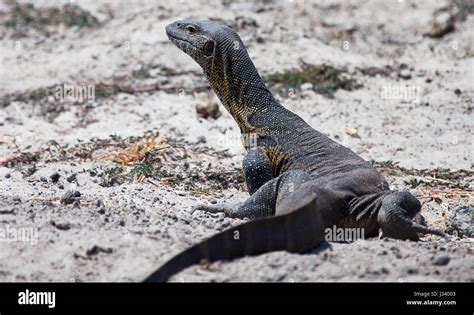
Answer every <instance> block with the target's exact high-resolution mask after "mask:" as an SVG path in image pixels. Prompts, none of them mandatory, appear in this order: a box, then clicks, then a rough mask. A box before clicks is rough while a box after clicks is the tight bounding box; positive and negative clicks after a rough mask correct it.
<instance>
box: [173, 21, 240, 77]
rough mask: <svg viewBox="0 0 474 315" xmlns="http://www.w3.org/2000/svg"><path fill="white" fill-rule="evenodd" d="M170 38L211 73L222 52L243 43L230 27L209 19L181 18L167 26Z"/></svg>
mask: <svg viewBox="0 0 474 315" xmlns="http://www.w3.org/2000/svg"><path fill="white" fill-rule="evenodd" d="M166 34H167V35H168V38H169V39H170V40H171V41H172V42H173V43H174V44H175V45H176V46H177V47H178V48H179V49H181V50H182V51H183V52H185V53H186V54H188V55H189V56H191V57H192V58H193V59H194V60H195V61H196V62H197V63H198V64H199V65H200V66H201V67H202V68H203V70H204V72H205V73H206V74H208V75H209V74H211V72H212V71H213V70H216V69H213V68H214V66H215V63H214V60H216V59H217V60H221V59H222V58H221V57H222V56H220V55H221V52H223V51H226V52H228V51H229V49H232V48H234V49H238V48H241V47H243V44H242V42H241V40H240V38H239V36H238V35H237V33H236V32H234V31H233V30H232V29H231V28H230V27H228V26H226V25H224V24H221V23H218V22H213V21H207V20H180V21H176V22H173V23H171V24H169V25H167V26H166Z"/></svg>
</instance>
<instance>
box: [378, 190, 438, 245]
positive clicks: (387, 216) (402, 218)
mask: <svg viewBox="0 0 474 315" xmlns="http://www.w3.org/2000/svg"><path fill="white" fill-rule="evenodd" d="M420 210H421V203H420V202H419V201H418V199H416V198H415V197H414V196H413V195H412V194H410V193H409V192H393V193H391V194H389V195H387V196H385V198H384V199H383V201H382V206H381V208H380V210H379V213H378V216H377V221H378V223H379V226H380V228H381V230H382V236H384V237H391V238H397V239H410V240H414V241H416V240H418V233H420V234H435V235H439V236H442V237H446V236H445V234H444V233H443V232H441V231H440V230H437V229H434V228H430V227H427V226H425V225H421V224H419V223H416V222H414V221H413V218H415V217H417V216H419V212H420Z"/></svg>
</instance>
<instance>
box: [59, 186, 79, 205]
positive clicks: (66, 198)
mask: <svg viewBox="0 0 474 315" xmlns="http://www.w3.org/2000/svg"><path fill="white" fill-rule="evenodd" d="M74 201H76V196H75V192H74V191H71V190H68V191H66V192H65V193H64V194H63V195H62V196H61V203H63V204H65V205H69V204H71V203H73V202H74Z"/></svg>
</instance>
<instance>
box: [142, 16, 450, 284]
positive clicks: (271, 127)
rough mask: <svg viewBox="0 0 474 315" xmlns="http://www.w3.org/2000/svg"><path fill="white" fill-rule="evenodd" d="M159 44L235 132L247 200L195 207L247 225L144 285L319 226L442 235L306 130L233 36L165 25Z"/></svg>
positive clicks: (319, 234)
mask: <svg viewBox="0 0 474 315" xmlns="http://www.w3.org/2000/svg"><path fill="white" fill-rule="evenodd" d="M166 33H167V35H168V37H169V39H170V40H171V41H172V42H173V43H174V44H175V45H176V46H177V47H178V48H179V49H181V50H182V51H184V52H185V53H186V54H188V55H189V56H191V57H192V58H193V59H194V60H195V61H196V62H197V63H198V64H199V65H200V66H201V67H202V69H203V70H204V73H205V75H206V77H207V79H208V81H209V84H210V85H211V87H212V88H213V89H214V91H215V93H216V94H217V96H218V97H219V99H220V100H221V102H222V104H223V105H224V107H225V108H226V109H227V111H228V112H229V113H230V114H231V115H232V117H233V118H234V120H235V121H236V123H237V124H238V126H239V128H240V131H241V133H242V136H243V137H242V138H243V139H244V140H243V144H244V147H245V149H246V150H247V154H246V156H245V158H244V160H243V170H244V174H245V180H246V183H247V187H248V189H249V192H250V197H249V198H248V199H247V200H246V201H244V202H242V203H238V204H232V203H227V204H217V205H199V206H196V207H195V209H200V210H205V211H209V212H224V213H225V214H226V215H228V216H231V217H236V218H250V219H252V221H249V222H247V223H244V224H242V225H240V226H237V227H234V228H231V229H228V230H226V231H223V232H221V233H219V234H217V235H214V236H212V237H211V238H209V239H207V240H205V241H203V242H201V243H198V244H197V245H195V246H193V247H191V248H189V249H187V250H185V251H183V252H181V253H180V254H178V255H176V256H175V257H173V258H172V259H170V260H169V261H168V262H166V263H165V264H164V265H163V266H161V267H160V268H159V269H158V270H156V271H155V272H154V273H153V274H151V275H150V276H149V277H148V278H147V279H146V280H145V281H146V282H163V281H167V280H168V279H169V277H171V276H172V275H174V274H176V273H178V272H180V271H181V270H183V269H185V268H187V267H189V266H191V265H194V264H197V263H199V262H200V261H202V260H206V261H209V262H212V261H215V260H223V259H224V260H229V259H233V258H237V257H242V256H246V255H258V254H261V253H265V252H269V251H276V250H286V251H290V252H304V251H307V250H309V249H311V248H314V247H315V246H318V245H319V244H321V243H322V242H324V235H325V231H326V229H327V228H331V227H333V226H336V227H337V228H360V229H364V235H365V236H366V237H370V236H376V235H377V234H378V233H379V231H380V230H381V232H382V235H384V236H386V237H392V238H399V239H411V240H417V239H418V233H431V234H437V235H440V236H443V235H444V234H443V233H442V232H441V231H438V230H435V229H432V228H429V227H426V226H424V225H420V224H418V223H415V222H414V221H413V219H414V218H415V217H417V218H420V219H421V216H420V214H419V212H420V210H421V204H420V202H419V201H418V200H417V199H416V198H415V197H414V196H412V195H411V194H410V193H408V192H396V191H391V190H390V188H389V186H388V184H387V182H386V181H385V179H384V178H383V177H382V175H381V174H380V173H379V172H378V171H377V170H376V169H375V168H373V167H372V165H371V164H370V163H368V162H367V161H365V160H364V159H362V158H361V157H359V156H358V155H357V154H355V153H354V152H352V151H351V150H350V149H348V148H346V147H344V146H342V145H340V144H338V143H336V142H334V141H333V140H331V139H329V138H328V137H327V136H325V135H323V134H321V133H320V132H318V131H316V130H314V129H313V128H312V127H311V126H309V125H308V124H307V123H306V122H305V121H304V120H303V119H301V118H300V117H299V116H298V115H296V114H295V113H293V112H291V111H289V110H287V109H286V108H285V107H283V106H282V105H281V104H280V103H279V102H278V101H277V100H276V99H275V98H274V97H273V95H272V93H271V92H270V91H269V90H268V88H267V87H266V85H265V83H264V82H263V80H262V79H261V77H260V75H259V74H258V72H257V70H256V68H255V66H254V65H253V63H252V60H251V59H250V57H249V55H248V53H247V50H246V49H245V47H244V44H243V43H242V41H241V39H240V38H239V36H238V35H237V33H236V32H234V31H233V30H232V29H231V28H229V27H227V26H225V25H222V24H220V23H217V22H212V21H200V20H182V21H177V22H174V23H172V24H170V25H168V26H167V27H166Z"/></svg>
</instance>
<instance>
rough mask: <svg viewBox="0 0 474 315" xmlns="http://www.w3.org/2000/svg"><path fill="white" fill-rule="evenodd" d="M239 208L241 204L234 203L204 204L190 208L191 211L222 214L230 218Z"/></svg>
mask: <svg viewBox="0 0 474 315" xmlns="http://www.w3.org/2000/svg"><path fill="white" fill-rule="evenodd" d="M240 206H241V203H238V202H235V203H231V202H226V203H219V204H215V205H206V204H200V205H196V206H193V207H192V211H193V212H194V211H196V210H202V211H206V212H211V213H219V212H223V213H225V215H227V216H229V217H232V216H233V214H234V213H235V212H236V211H237V209H239V207H240Z"/></svg>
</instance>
